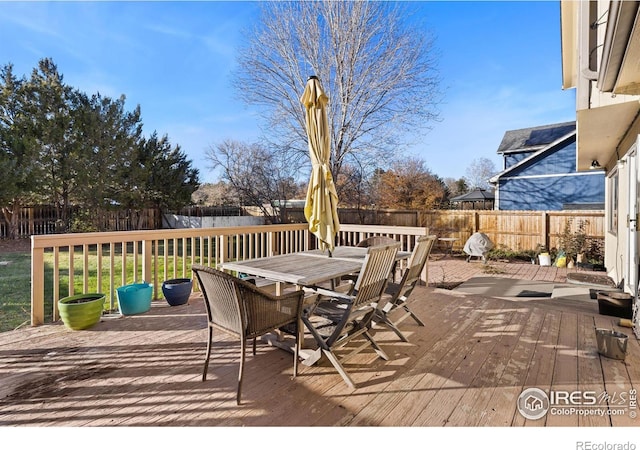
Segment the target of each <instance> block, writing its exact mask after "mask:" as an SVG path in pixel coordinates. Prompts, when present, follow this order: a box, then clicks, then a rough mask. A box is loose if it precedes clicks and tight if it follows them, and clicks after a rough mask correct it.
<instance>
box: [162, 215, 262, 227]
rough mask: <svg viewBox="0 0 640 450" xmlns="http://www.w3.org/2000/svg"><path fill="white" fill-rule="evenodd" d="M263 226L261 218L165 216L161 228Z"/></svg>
mask: <svg viewBox="0 0 640 450" xmlns="http://www.w3.org/2000/svg"><path fill="white" fill-rule="evenodd" d="M252 225H264V218H263V217H254V216H224V217H189V216H179V215H177V214H165V215H164V216H163V220H162V227H163V228H172V229H173V228H216V227H242V226H252Z"/></svg>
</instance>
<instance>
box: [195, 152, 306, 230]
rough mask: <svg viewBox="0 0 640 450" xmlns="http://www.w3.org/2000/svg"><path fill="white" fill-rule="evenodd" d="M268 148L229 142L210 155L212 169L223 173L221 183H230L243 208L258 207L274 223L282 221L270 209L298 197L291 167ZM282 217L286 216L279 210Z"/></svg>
mask: <svg viewBox="0 0 640 450" xmlns="http://www.w3.org/2000/svg"><path fill="white" fill-rule="evenodd" d="M280 156H281V155H280V154H279V153H274V152H272V151H270V149H268V148H266V147H265V146H262V145H259V144H247V143H243V142H238V141H232V140H227V141H224V142H222V143H220V144H217V145H216V146H212V147H210V148H209V150H208V151H207V155H206V157H207V159H208V161H209V162H210V163H211V168H212V169H214V170H215V169H220V170H221V171H222V180H224V181H225V182H226V183H228V185H229V187H230V188H231V189H232V191H233V195H234V196H235V197H236V198H237V199H238V201H239V203H240V206H246V205H252V206H257V207H259V208H260V210H261V211H262V213H263V215H264V216H265V217H267V218H268V219H269V220H270V221H271V222H272V223H278V222H280V221H281V219H282V217H281V216H279V215H278V214H276V213H275V212H274V209H273V208H272V207H271V206H272V205H273V204H275V203H278V202H279V203H281V204H286V200H290V199H292V198H294V197H295V196H296V194H297V193H298V185H297V184H296V183H295V179H294V176H293V172H292V168H291V165H290V164H288V163H287V161H286V160H285V159H282V158H281V157H280ZM278 211H279V214H280V215H282V216H284V215H286V212H285V211H284V210H283V208H280V209H279V210H278Z"/></svg>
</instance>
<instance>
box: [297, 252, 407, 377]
mask: <svg viewBox="0 0 640 450" xmlns="http://www.w3.org/2000/svg"><path fill="white" fill-rule="evenodd" d="M399 248H400V243H399V242H396V243H394V244H387V245H381V246H375V247H369V249H368V251H367V255H366V256H365V260H364V263H363V265H362V270H361V271H360V273H359V275H358V279H357V281H356V282H355V284H354V285H353V288H352V289H351V290H350V291H349V292H347V293H341V292H336V291H331V290H327V289H322V288H315V289H314V290H313V291H314V292H315V293H317V294H318V299H317V302H316V303H315V305H314V306H313V307H312V308H311V310H310V311H308V312H306V313H305V314H303V316H302V321H303V322H304V324H305V325H306V326H307V328H308V329H309V331H310V332H311V334H312V335H313V337H314V339H315V340H316V342H317V344H318V350H317V351H316V353H315V355H314V357H311V360H308V361H306V363H307V364H311V363H314V362H315V361H317V360H318V359H319V358H320V357H321V355H322V354H324V355H325V356H326V357H327V358H328V359H329V361H330V362H331V364H333V366H334V367H335V368H336V369H337V371H338V373H340V375H341V376H342V378H343V379H344V381H345V382H346V383H347V385H349V386H350V387H352V388H355V384H354V382H353V380H352V379H351V377H350V376H349V375H348V374H347V372H346V370H345V369H344V367H343V365H342V363H341V360H344V359H346V358H347V357H350V356H353V355H355V354H356V353H358V352H360V351H361V350H363V349H364V348H365V347H367V346H368V345H371V346H372V347H373V348H374V350H375V351H376V353H377V354H378V355H379V356H380V357H381V358H382V359H385V360H387V359H389V357H388V356H387V354H386V353H385V352H384V351H383V350H382V349H381V348H380V346H379V345H378V344H377V343H376V341H375V340H374V339H373V337H372V336H371V334H370V333H369V330H370V327H371V319H372V318H373V314H374V312H375V310H376V307H377V302H378V301H379V300H380V297H381V296H382V294H383V292H384V289H385V287H386V285H387V282H388V279H389V275H390V273H391V268H392V267H393V263H394V261H395V258H396V254H397V252H398V250H399ZM359 336H362V337H364V338H365V339H366V342H365V344H364V345H361V346H360V347H358V348H357V349H355V350H354V351H353V352H351V353H350V354H348V355H346V356H345V357H341V358H340V359H339V357H338V355H337V354H336V351H337V350H339V349H340V348H342V347H344V346H345V345H346V344H347V343H348V342H349V341H351V340H352V339H354V338H356V337H359Z"/></svg>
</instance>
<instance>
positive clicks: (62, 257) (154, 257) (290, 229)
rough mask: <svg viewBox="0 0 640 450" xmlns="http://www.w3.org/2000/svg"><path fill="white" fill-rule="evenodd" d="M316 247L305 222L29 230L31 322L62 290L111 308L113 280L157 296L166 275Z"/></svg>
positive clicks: (404, 234)
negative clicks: (101, 298) (98, 297)
mask: <svg viewBox="0 0 640 450" xmlns="http://www.w3.org/2000/svg"><path fill="white" fill-rule="evenodd" d="M424 234H428V230H427V229H425V228H419V227H390V226H373V225H345V224H341V231H340V233H339V235H338V237H337V243H338V244H340V245H355V244H356V243H357V242H359V241H360V240H361V239H364V238H366V237H369V236H372V235H386V236H391V237H394V238H395V239H397V240H398V241H400V242H401V243H402V249H403V250H406V251H411V250H412V248H413V245H414V243H415V238H416V236H420V235H424ZM315 248H317V244H316V239H315V236H313V235H312V234H311V233H309V230H308V225H307V224H286V225H261V226H244V227H220V228H189V229H175V230H149V231H119V232H105V233H71V234H57V235H42V236H32V237H31V324H32V325H33V326H35V325H40V324H43V323H45V322H46V321H56V320H58V318H59V314H58V310H57V305H58V300H59V299H60V298H62V297H65V296H67V295H69V296H71V295H75V294H79V293H87V292H103V293H105V295H106V299H107V300H106V303H107V307H108V308H109V309H111V310H113V309H115V302H116V296H115V292H116V288H117V287H118V286H123V285H126V284H130V283H137V282H143V281H144V282H148V283H152V284H153V287H154V289H153V292H154V298H156V299H157V298H158V296H159V295H158V294H159V292H160V289H159V288H160V287H161V286H162V283H163V282H164V281H165V280H167V279H170V278H192V274H191V266H192V265H193V264H203V265H208V266H212V267H216V266H218V265H219V264H220V263H223V262H225V261H232V260H244V259H250V258H260V257H265V256H272V255H278V254H285V253H293V252H298V251H305V250H313V249H315ZM425 280H426V278H425ZM196 288H197V287H196Z"/></svg>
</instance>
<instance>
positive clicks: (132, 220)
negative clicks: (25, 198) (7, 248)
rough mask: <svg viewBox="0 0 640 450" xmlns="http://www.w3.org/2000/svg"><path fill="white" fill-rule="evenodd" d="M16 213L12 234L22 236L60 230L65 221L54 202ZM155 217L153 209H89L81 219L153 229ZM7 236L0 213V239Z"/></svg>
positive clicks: (107, 227) (101, 226)
mask: <svg viewBox="0 0 640 450" xmlns="http://www.w3.org/2000/svg"><path fill="white" fill-rule="evenodd" d="M78 211H79V210H78ZM17 214H18V218H17V236H16V237H19V238H26V237H29V236H32V235H42V234H55V233H62V232H64V227H65V225H64V224H62V222H61V221H60V220H58V218H57V217H58V215H57V210H56V208H55V207H54V206H47V205H41V206H29V207H24V208H21V209H20V210H19V211H18V213H17ZM158 217H159V216H158V214H157V211H156V210H155V209H143V210H141V211H136V210H131V209H118V210H91V211H90V212H89V213H88V214H87V217H86V218H85V219H84V220H85V221H86V222H87V223H86V224H85V225H87V226H90V227H91V228H93V229H95V230H98V231H130V230H150V229H154V228H156V227H157V224H158ZM8 236H9V226H8V224H7V222H6V220H5V218H4V217H3V216H2V215H1V214H0V239H3V238H6V237H8Z"/></svg>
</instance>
